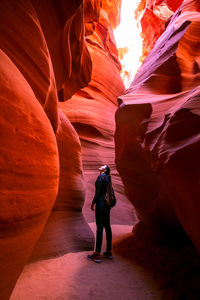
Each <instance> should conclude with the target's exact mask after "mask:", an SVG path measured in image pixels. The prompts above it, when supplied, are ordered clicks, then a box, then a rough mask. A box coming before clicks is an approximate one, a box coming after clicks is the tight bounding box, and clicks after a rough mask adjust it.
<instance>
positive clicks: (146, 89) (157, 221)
mask: <svg viewBox="0 0 200 300" xmlns="http://www.w3.org/2000/svg"><path fill="white" fill-rule="evenodd" d="M199 28H200V13H199V9H198V2H197V1H185V2H184V3H183V4H182V6H181V9H180V10H179V11H177V12H176V13H175V14H174V16H173V19H172V20H171V22H170V24H169V25H168V27H167V29H166V31H165V32H164V33H163V34H162V36H161V37H160V38H159V39H158V40H157V42H156V44H155V46H154V48H153V50H152V51H151V52H150V54H149V55H148V56H147V58H146V59H145V61H144V63H143V65H142V67H141V69H140V70H139V72H138V74H137V75H136V77H135V80H134V81H133V82H132V84H131V86H130V88H129V89H128V90H127V94H126V95H124V96H121V97H120V99H119V102H120V103H121V106H120V108H119V110H118V111H117V114H116V122H117V130H116V136H115V139H116V163H117V169H118V171H119V173H120V174H121V176H122V178H123V182H124V185H125V187H126V191H127V194H128V196H129V198H130V199H131V201H132V202H133V204H134V205H135V207H136V208H137V210H138V215H139V216H140V219H141V220H142V222H143V223H144V224H145V225H146V226H145V228H146V230H149V231H151V232H152V233H155V234H160V235H161V236H162V238H166V237H167V236H168V237H172V235H173V234H175V240H177V238H178V237H179V235H180V233H181V227H180V224H181V226H182V228H183V229H184V230H185V232H186V233H187V234H188V235H189V237H190V238H191V240H192V241H193V243H194V244H195V246H196V248H197V249H198V250H199V251H200V239H199V231H200V219H199V212H200V205H199V199H200V194H199V192H200V189H199V184H200V181H199V169H200V165H199V158H198V153H199V151H200V137H199V132H200V116H199V114H200V109H199V100H198V99H199V95H200V88H199V80H200V77H199V47H198V45H199Z"/></svg>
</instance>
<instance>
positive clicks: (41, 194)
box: [0, 51, 59, 299]
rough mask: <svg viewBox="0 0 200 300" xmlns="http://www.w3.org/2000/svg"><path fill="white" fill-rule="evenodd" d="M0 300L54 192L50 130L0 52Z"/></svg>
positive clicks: (25, 86) (56, 166)
mask: <svg viewBox="0 0 200 300" xmlns="http://www.w3.org/2000/svg"><path fill="white" fill-rule="evenodd" d="M0 85H1V94H0V97H1V101H0V107H1V108H0V111H1V118H0V127H1V133H0V139H1V146H0V153H1V154H0V166H1V173H0V194H1V207H0V232H1V233H0V249H1V254H0V263H1V275H0V276H1V279H0V298H1V299H7V298H9V295H10V293H11V291H12V289H13V287H14V284H15V282H16V280H17V278H18V276H19V275H20V273H21V271H22V269H23V267H24V265H25V263H26V261H27V259H28V257H29V256H30V254H31V252H32V249H33V246H34V245H35V243H36V241H37V240H38V238H39V236H40V234H41V233H42V230H43V229H44V225H45V223H46V221H47V218H48V216H49V214H50V211H51V209H52V206H53V204H54V201H55V198H56V195H57V191H58V178H59V160H58V150H57V144H56V139H55V135H54V132H53V128H52V126H51V124H50V122H49V119H48V118H47V115H46V114H45V112H44V110H43V108H42V106H41V105H40V104H39V102H38V101H37V99H36V98H35V95H34V93H33V91H32V89H31V88H30V86H29V84H28V83H27V81H26V80H25V78H24V77H23V75H22V74H21V72H20V71H19V70H18V69H17V67H16V66H15V65H14V64H13V62H12V61H11V60H10V59H9V58H8V56H7V55H6V54H5V53H3V51H1V52H0Z"/></svg>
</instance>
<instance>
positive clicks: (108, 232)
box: [104, 209, 112, 253]
mask: <svg viewBox="0 0 200 300" xmlns="http://www.w3.org/2000/svg"><path fill="white" fill-rule="evenodd" d="M104 227H105V230H106V242H107V248H106V252H108V253H110V252H111V250H112V230H111V226H110V209H109V210H107V211H106V213H105V221H104Z"/></svg>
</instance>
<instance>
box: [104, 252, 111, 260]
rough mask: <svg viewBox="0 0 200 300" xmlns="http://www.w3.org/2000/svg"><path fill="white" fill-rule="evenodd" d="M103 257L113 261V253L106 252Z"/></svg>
mask: <svg viewBox="0 0 200 300" xmlns="http://www.w3.org/2000/svg"><path fill="white" fill-rule="evenodd" d="M103 257H104V258H106V259H113V256H112V252H111V251H106V252H104V253H103Z"/></svg>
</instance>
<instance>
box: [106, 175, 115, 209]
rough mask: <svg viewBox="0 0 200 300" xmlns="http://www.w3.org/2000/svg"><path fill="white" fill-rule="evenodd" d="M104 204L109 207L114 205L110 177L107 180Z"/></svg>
mask: <svg viewBox="0 0 200 300" xmlns="http://www.w3.org/2000/svg"><path fill="white" fill-rule="evenodd" d="M105 201H106V204H107V205H108V206H110V207H114V206H115V205H116V198H115V193H114V190H113V187H112V183H111V179H110V180H109V182H108V187H107V192H106V196H105Z"/></svg>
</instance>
